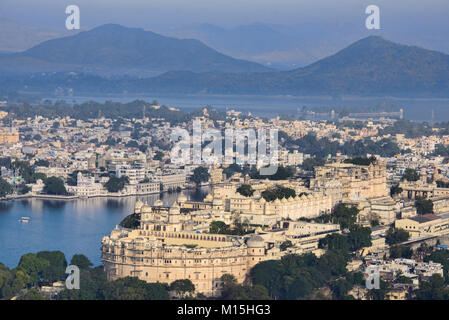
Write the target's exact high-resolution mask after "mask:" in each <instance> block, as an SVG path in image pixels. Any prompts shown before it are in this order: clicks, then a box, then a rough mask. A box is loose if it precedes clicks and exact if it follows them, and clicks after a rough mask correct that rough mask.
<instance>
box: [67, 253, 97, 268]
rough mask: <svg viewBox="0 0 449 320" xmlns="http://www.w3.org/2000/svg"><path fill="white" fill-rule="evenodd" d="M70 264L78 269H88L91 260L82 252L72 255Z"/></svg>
mask: <svg viewBox="0 0 449 320" xmlns="http://www.w3.org/2000/svg"><path fill="white" fill-rule="evenodd" d="M70 264H71V265H73V266H77V267H78V268H80V269H89V268H90V267H91V266H93V264H92V262H90V260H89V258H87V257H86V256H85V255H84V254H75V255H73V257H72V260H71V261H70Z"/></svg>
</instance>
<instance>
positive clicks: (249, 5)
mask: <svg viewBox="0 0 449 320" xmlns="http://www.w3.org/2000/svg"><path fill="white" fill-rule="evenodd" d="M71 4H76V5H78V6H79V7H80V11H81V27H82V28H91V27H94V26H98V25H101V24H104V23H119V24H123V25H126V26H135V27H143V28H147V29H155V30H163V29H168V28H172V27H179V26H182V25H190V24H198V23H213V24H217V25H220V26H224V27H233V26H237V25H242V24H250V23H254V22H264V23H269V24H280V25H303V24H305V26H311V27H312V26H317V27H319V26H324V27H329V28H332V27H341V26H342V25H352V26H360V28H363V26H364V20H365V17H366V15H365V13H364V11H365V8H366V6H368V5H371V4H375V5H378V6H379V7H380V10H381V27H382V28H383V29H388V28H390V29H392V30H393V29H394V30H397V29H399V30H402V31H406V30H410V31H411V32H420V31H422V32H428V30H432V32H438V33H439V32H446V33H447V32H449V18H448V14H449V1H448V0H427V1H426V0H370V1H365V0H67V1H66V0H0V17H1V18H6V19H10V20H13V21H17V22H20V23H22V24H27V25H30V26H38V27H48V28H52V29H54V28H64V25H65V18H66V15H65V7H66V6H68V5H71Z"/></svg>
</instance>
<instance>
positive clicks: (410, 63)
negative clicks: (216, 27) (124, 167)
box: [0, 25, 449, 97]
mask: <svg viewBox="0 0 449 320" xmlns="http://www.w3.org/2000/svg"><path fill="white" fill-rule="evenodd" d="M5 61H6V62H8V63H9V64H5ZM11 62H14V63H15V65H14V66H15V67H17V68H19V69H20V68H21V69H26V68H28V67H29V66H35V67H36V66H37V67H39V68H40V69H41V70H40V71H44V70H45V71H58V70H52V68H54V67H55V66H57V67H58V68H59V67H61V68H64V67H72V68H73V69H74V70H75V71H76V72H75V73H73V72H72V73H68V72H57V73H48V72H47V73H45V74H42V73H39V74H33V75H32V76H29V75H27V76H23V75H22V76H11V75H10V74H9V75H7V73H6V72H4V73H3V75H2V74H1V73H0V87H3V88H4V89H8V90H28V91H46V92H52V91H54V90H55V89H56V88H57V87H61V88H73V89H74V91H75V95H76V94H81V93H82V94H90V93H189V94H255V95H303V96H311V95H315V96H316V95H320V96H339V95H358V96H405V97H420V96H425V97H449V55H446V54H443V53H440V52H437V51H431V50H426V49H423V48H420V47H416V46H408V45H402V44H398V43H394V42H391V41H388V40H385V39H384V38H381V37H378V36H370V37H367V38H364V39H362V40H359V41H357V42H355V43H353V44H351V45H349V46H348V47H346V48H345V49H343V50H341V51H339V52H338V53H336V54H334V55H332V56H329V57H327V58H324V59H321V60H319V61H317V62H315V63H312V64H310V65H308V66H306V67H303V68H297V69H294V70H291V71H273V70H270V69H267V68H265V67H263V66H261V65H259V64H256V63H251V62H248V61H242V60H237V59H233V58H230V57H228V56H225V55H223V54H220V53H218V52H217V51H215V50H213V49H210V48H208V47H207V46H205V45H204V44H202V43H201V42H199V41H196V40H178V39H173V38H168V37H164V36H160V35H157V34H154V33H152V32H148V31H143V30H141V29H131V28H124V27H121V26H118V25H105V26H102V27H99V28H96V29H93V30H91V31H88V32H81V33H79V34H77V35H75V36H72V37H66V38H61V39H56V40H50V41H47V42H44V43H42V44H41V45H38V46H36V47H33V48H32V49H30V50H27V51H25V52H23V53H18V54H0V69H1V68H2V67H4V68H6V66H11V65H12V64H11ZM75 67H77V68H79V69H81V70H78V69H77V68H75ZM134 68H135V69H140V70H145V71H148V72H150V71H151V72H152V71H154V72H156V71H158V72H159V73H160V72H162V71H164V70H165V71H168V72H165V73H163V74H159V75H157V76H154V77H145V78H136V77H131V76H126V77H125V76H124V75H126V74H127V73H123V74H122V76H121V77H117V76H116V77H114V78H104V77H100V76H98V74H97V75H95V73H94V72H87V73H86V71H105V70H120V69H123V70H128V71H129V70H133V69H134ZM6 69H7V68H6ZM6 71H9V72H10V73H11V72H13V70H12V69H9V70H6ZM99 73H100V74H101V72H99ZM128 74H130V73H128ZM2 79H3V80H2Z"/></svg>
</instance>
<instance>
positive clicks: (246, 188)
mask: <svg viewBox="0 0 449 320" xmlns="http://www.w3.org/2000/svg"><path fill="white" fill-rule="evenodd" d="M237 192H238V193H240V194H241V195H242V196H244V197H251V196H252V195H253V194H254V190H253V188H252V187H251V185H249V184H242V185H241V186H240V187H238V188H237Z"/></svg>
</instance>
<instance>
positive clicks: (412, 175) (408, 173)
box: [402, 168, 419, 181]
mask: <svg viewBox="0 0 449 320" xmlns="http://www.w3.org/2000/svg"><path fill="white" fill-rule="evenodd" d="M402 179H405V180H407V181H418V180H419V173H418V171H416V170H415V169H410V168H407V169H405V171H404V174H403V175H402Z"/></svg>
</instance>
